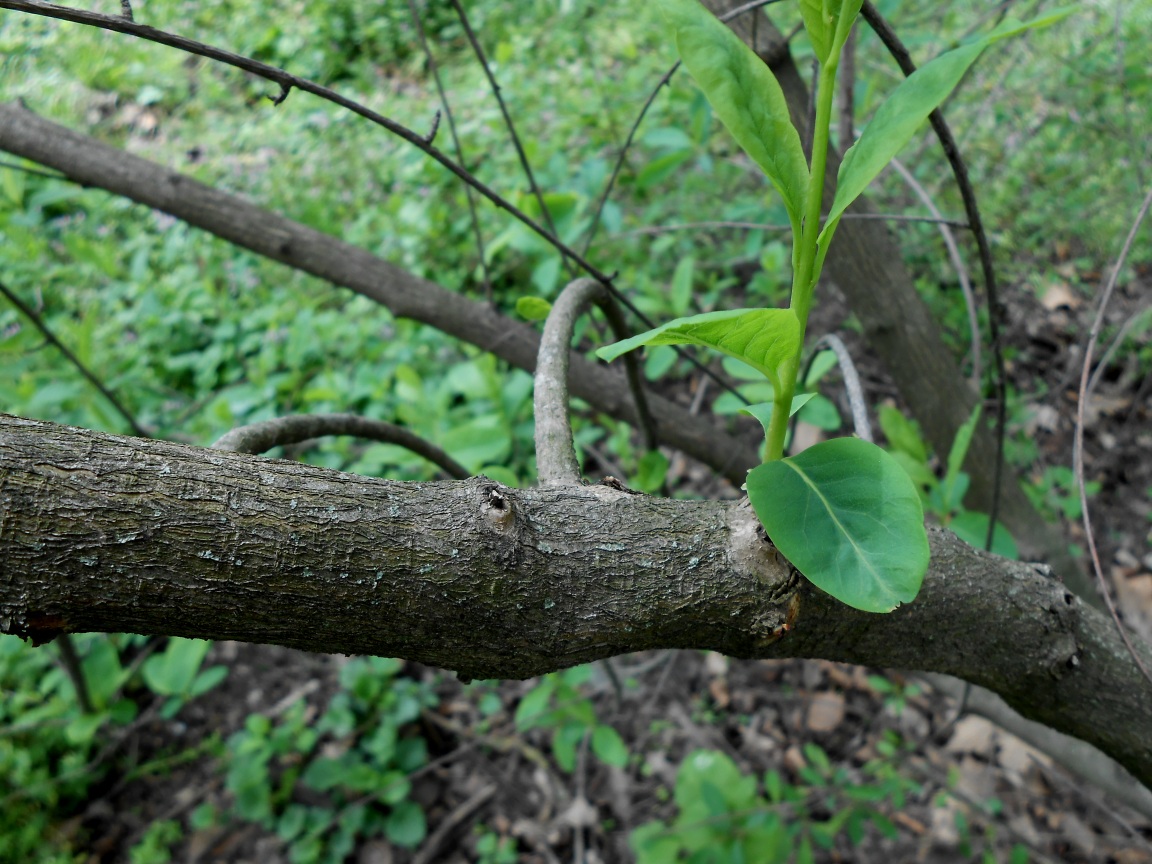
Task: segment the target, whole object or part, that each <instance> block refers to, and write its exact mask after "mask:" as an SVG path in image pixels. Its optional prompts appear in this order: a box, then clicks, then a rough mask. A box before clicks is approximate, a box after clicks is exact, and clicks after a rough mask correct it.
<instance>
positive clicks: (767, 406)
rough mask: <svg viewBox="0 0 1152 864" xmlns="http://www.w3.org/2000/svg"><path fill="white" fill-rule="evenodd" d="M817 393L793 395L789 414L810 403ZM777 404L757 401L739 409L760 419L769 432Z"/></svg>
mask: <svg viewBox="0 0 1152 864" xmlns="http://www.w3.org/2000/svg"><path fill="white" fill-rule="evenodd" d="M815 396H816V394H815V393H799V394H797V395H796V396H793V397H792V407H791V408H789V409H788V416H789V417H791V416H792V415H793V414H795V413H796V412H797V411H799V410H800V409H801V408H803V407H804V406H805V405H807V404H808V402H810V401H811V400H812V399H813V398H814V397H815ZM774 407H775V404H774V403H772V402H757V403H755V404H754V405H745V406H744V407H743V408H741V409H739V411H740V413H741V414H747V415H748V416H749V417H755V418H756V419H757V420H759V421H760V425H761V426H763V427H764V432H765V433H767V432H768V426H769V425H770V424H771V423H772V409H773V408H774Z"/></svg>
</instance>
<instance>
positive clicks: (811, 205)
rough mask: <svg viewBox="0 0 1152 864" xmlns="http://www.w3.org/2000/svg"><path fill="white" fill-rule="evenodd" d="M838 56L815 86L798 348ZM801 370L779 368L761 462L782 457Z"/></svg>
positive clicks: (795, 300)
mask: <svg viewBox="0 0 1152 864" xmlns="http://www.w3.org/2000/svg"><path fill="white" fill-rule="evenodd" d="M839 65H840V54H839V52H838V51H836V52H834V53H833V55H832V56H830V57H829V58H828V62H827V63H825V64H824V65H823V66H821V67H820V75H819V77H818V79H817V85H816V120H815V123H814V124H813V128H812V167H811V170H810V172H809V176H808V195H807V198H806V205H805V212H804V223H803V226H802V230H801V236H800V238H799V240H798V241H797V240H796V239H795V238H794V239H793V242H799V244H800V245H799V255H798V256H797V259H796V267H795V268H794V269H793V272H792V301H791V305H790V308H791V309H792V311H793V312H795V313H796V317H797V318H798V319H799V321H800V344H801V346H802V345H803V344H804V331H805V330H806V329H807V327H808V311H809V309H811V307H812V294H813V292H814V291H815V288H816V280H817V278H818V277H819V275H820V274H819V273H817V272H815V271H816V258H817V252H818V250H817V247H816V238H817V236H818V235H819V234H820V211H821V207H822V205H823V203H824V173H825V171H826V170H827V166H828V130H829V126H830V125H831V122H832V99H833V96H834V95H835V88H836V69H837V67H838V66H839ZM799 369H800V354H799V352H797V354H796V356H795V357H792V358H791V359H789V361H788V362H787V363H785V364H783V365H782V366H781V367H780V387H779V389H778V390H777V392H776V395H775V399H774V400H773V407H772V420H771V422H770V423H769V424H768V435H767V440H766V441H765V444H764V461H765V462H771V461H772V460H774V459H780V458H782V457H783V455H784V438H785V436H786V435H787V433H788V417H789V413H790V410H791V408H792V397H793V396H794V395H795V393H796V375H797V373H798V372H799Z"/></svg>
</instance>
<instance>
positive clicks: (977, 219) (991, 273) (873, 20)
mask: <svg viewBox="0 0 1152 864" xmlns="http://www.w3.org/2000/svg"><path fill="white" fill-rule="evenodd" d="M861 14H862V15H863V16H864V20H865V21H867V22H868V25H869V26H870V27H871V28H872V30H873V31H874V32H875V33H876V35H877V36H878V37H880V41H881V42H883V43H884V46H885V47H886V48H887V49H888V53H890V54H891V55H892V57H893V59H895V61H896V63H897V65H899V67H900V70H901V71H902V72H903V73H904V75H905V76H908V75H911V74H912V73H913V72H915V71H916V64H915V63H913V62H912V56H911V55H910V54H909V53H908V49H907V48H906V47H905V46H904V43H903V42H901V41H900V38H899V37H898V36H897V35H896V32H895V31H894V30H893V29H892V27H891V26H890V25H889V24H888V22H887V21H886V20H884V17H883V16H882V15H881V14H880V12H879V11H877V9H876V7H875V6H874V5H872V3H871V0H864V5H863V7H862V8H861ZM928 120H929V121H930V122H931V124H932V129H933V130H934V131H935V133H936V137H937V139H939V141H940V147H941V148H942V149H943V151H944V155H945V156H946V157H947V159H948V164H949V165H951V166H952V174H953V176H954V177H955V178H956V187H957V189H959V191H960V197H961V198H962V199H963V201H964V213H965V215H966V216H967V219H968V225H969V226H970V227H971V229H972V233H973V234H974V235H975V237H976V248H977V250H978V251H979V253H980V269H981V270H982V272H983V277H984V290H985V291H986V292H987V295H988V332H989V336H990V337H991V342H992V345H991V349H992V357H993V360H994V362H995V365H996V379H995V381H994V382H993V386H994V387H995V393H996V429H995V432H996V461H995V467H994V468H993V471H992V506H991V508H990V513H989V515H988V533H987V535H986V536H985V538H984V548H985V549H991V548H992V534H993V532H994V531H995V528H996V519H997V516H998V515H999V510H1000V494H1001V489H1000V487H1001V485H1002V483H1001V481H1002V479H1003V474H1004V431H1005V425H1006V421H1007V410H1008V399H1007V372H1006V371H1005V368H1004V349H1003V346H1002V344H1001V340H1000V314H1001V311H1000V297H999V290H998V289H997V287H996V270H995V268H994V266H993V264H992V248H991V246H990V245H989V243H988V234H987V232H986V231H985V230H984V220H983V219H982V218H981V216H980V208H979V206H978V205H977V203H976V190H975V189H974V188H973V187H972V181H971V179H970V178H969V176H968V166H967V165H966V164H965V163H964V159H963V158H962V157H961V155H960V149H959V147H958V146H957V144H956V138H955V136H953V134H952V130H951V129H950V128H949V127H948V124H947V122H946V121H945V120H944V115H943V113H942V112H941V111H940V109H936V110H935V111H933V112H932V113H931V114H929V115H928Z"/></svg>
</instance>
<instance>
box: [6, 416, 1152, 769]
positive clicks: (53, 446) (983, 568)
mask: <svg viewBox="0 0 1152 864" xmlns="http://www.w3.org/2000/svg"><path fill="white" fill-rule="evenodd" d="M781 506H787V505H786V502H782V503H781ZM929 536H930V542H931V547H932V563H931V565H930V569H929V573H928V576H927V578H926V581H925V584H924V588H923V590H922V592H921V595H920V597H918V598H917V600H916V601H914V602H913V603H910V604H908V605H906V606H904V607H901V608H900V609H899V610H897V611H896V612H894V613H892V614H889V615H872V614H868V613H865V612H858V611H856V610H853V609H850V608H848V607H846V606H844V605H842V604H840V603H838V602H837V601H835V600H833V599H832V598H830V597H828V596H827V595H825V594H823V593H822V592H820V591H819V590H818V589H816V588H815V587H813V586H812V585H811V584H810V583H808V582H807V581H805V580H803V579H801V578H799V577H797V576H796V575H795V573H794V571H793V570H792V569H791V567H790V566H789V565H788V564H787V563H786V562H785V561H783V560H782V559H781V558H779V557H778V556H777V555H776V554H775V550H774V549H773V548H772V547H771V546H770V545H769V544H768V543H766V542H765V541H764V540H763V539H762V535H761V534H760V532H759V531H758V530H757V522H756V519H755V516H754V514H753V513H752V512H751V510H750V509H749V508H748V507H747V506H746V505H745V504H742V503H741V504H736V503H724V502H714V501H711V502H710V501H675V500H669V499H662V498H653V497H649V496H646V495H636V494H629V493H627V492H622V491H619V490H617V489H611V488H608V487H604V486H578V487H557V488H538V489H510V488H507V487H503V486H500V485H499V484H497V483H495V482H493V481H491V480H488V479H486V478H472V479H470V480H466V481H461V482H445V483H396V482H391V481H386V480H376V479H372V478H365V477H357V476H355V475H349V474H341V473H339V472H334V471H328V470H325V469H320V468H315V467H312V466H307V465H301V464H298V463H294V462H286V461H280V460H269V459H261V458H259V457H253V456H247V455H244V454H237V453H227V452H222V451H218V450H206V449H201V448H195V447H189V446H185V445H180V444H172V443H167V442H156V441H146V440H143V439H136V438H121V437H117V436H112V435H106V434H103V433H97V432H91V431H87V430H81V429H74V428H70V427H65V426H57V425H55V424H51V423H44V422H40V421H33V420H23V419H20V418H15V417H8V416H4V415H0V630H2V631H3V632H9V633H18V634H21V635H29V636H32V637H33V638H36V639H38V640H47V639H50V638H52V637H54V636H55V635H57V634H58V633H61V632H84V631H126V632H137V633H145V634H150V635H171V636H196V637H202V638H210V639H238V640H243V641H248V642H265V643H274V644H280V645H288V646H291V647H295V648H302V649H305V650H310V651H327V652H341V653H351V654H380V655H386V656H396V657H403V658H407V659H412V660H418V661H420V662H424V663H430V664H434V665H437V666H442V667H445V668H448V669H454V670H457V671H458V672H459V673H460V674H461V675H462V676H463V677H466V678H468V677H471V678H496V677H502V678H508V677H525V676H530V675H536V674H540V673H542V672H547V671H551V670H555V669H559V668H563V667H566V666H570V665H572V664H575V663H581V662H586V661H589V660H593V659H598V658H604V657H611V656H614V655H616V654H621V653H625V652H630V651H637V650H643V649H652V648H697V649H709V650H716V651H721V652H724V653H726V654H729V655H731V656H735V657H744V658H757V657H819V658H825V659H830V660H839V661H844V662H849V663H859V664H864V665H870V666H889V667H899V668H905V669H916V670H922V671H929V672H943V673H946V674H950V675H955V676H957V677H960V678H964V679H966V680H968V681H971V682H972V683H974V684H979V685H981V686H984V687H987V688H988V689H990V690H993V691H995V692H997V693H999V694H1000V695H1001V696H1002V697H1003V698H1004V699H1005V700H1006V701H1007V702H1008V703H1009V704H1010V705H1011V706H1012V707H1013V708H1014V709H1015V710H1017V711H1019V712H1020V713H1021V714H1022V715H1024V716H1025V717H1028V718H1030V719H1033V720H1036V721H1038V722H1041V723H1044V724H1045V725H1047V726H1050V727H1052V728H1055V729H1058V730H1060V731H1062V732H1066V733H1068V734H1070V735H1073V736H1075V737H1077V738H1080V739H1082V740H1084V741H1087V742H1089V743H1091V744H1093V745H1095V746H1096V747H1098V748H1100V749H1101V750H1103V751H1104V752H1105V753H1107V754H1108V755H1110V756H1112V757H1113V758H1114V759H1116V760H1117V761H1118V762H1120V763H1121V764H1122V765H1124V766H1125V767H1126V768H1127V769H1128V770H1129V771H1130V772H1131V773H1132V774H1133V775H1135V776H1136V777H1137V778H1138V779H1139V780H1141V781H1142V782H1144V783H1145V784H1149V783H1150V782H1152V736H1150V735H1148V718H1149V717H1152V687H1149V686H1148V682H1147V681H1145V680H1144V679H1143V678H1142V677H1141V675H1140V672H1139V670H1138V669H1137V668H1136V665H1135V664H1134V663H1133V662H1132V658H1131V657H1130V656H1129V655H1128V653H1127V651H1126V650H1125V648H1124V646H1123V644H1122V642H1121V641H1120V639H1119V637H1118V636H1117V634H1116V632H1115V630H1114V628H1113V624H1112V622H1111V621H1110V620H1109V619H1107V618H1105V617H1104V616H1103V615H1101V614H1100V613H1098V612H1097V611H1096V610H1094V609H1092V608H1091V607H1088V606H1086V605H1085V604H1084V603H1083V602H1082V601H1080V600H1079V599H1078V598H1077V597H1076V596H1075V595H1073V594H1072V593H1071V592H1069V591H1068V590H1067V589H1066V588H1065V587H1064V586H1063V585H1061V584H1060V583H1059V582H1057V581H1056V580H1054V579H1052V578H1050V577H1049V576H1047V575H1046V574H1045V573H1044V572H1041V571H1040V570H1038V569H1037V568H1035V567H1033V566H1031V565H1027V564H1021V563H1017V562H1010V561H1006V560H1003V559H1000V558H996V557H995V556H992V555H988V554H986V553H983V552H980V551H978V550H975V549H972V548H971V547H969V546H967V545H965V544H964V543H962V542H960V541H959V540H957V539H956V538H955V537H954V536H953V535H951V534H949V533H947V532H944V531H939V530H933V531H931V532H930V535H929ZM1140 650H1141V651H1142V652H1143V654H1144V656H1145V658H1146V661H1145V662H1149V663H1152V651H1149V650H1148V648H1147V646H1141V647H1140Z"/></svg>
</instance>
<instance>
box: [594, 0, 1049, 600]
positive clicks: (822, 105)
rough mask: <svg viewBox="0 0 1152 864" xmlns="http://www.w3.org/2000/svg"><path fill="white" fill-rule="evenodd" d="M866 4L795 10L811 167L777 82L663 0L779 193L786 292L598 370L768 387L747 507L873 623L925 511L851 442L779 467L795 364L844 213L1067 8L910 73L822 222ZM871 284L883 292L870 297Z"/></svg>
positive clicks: (698, 9)
mask: <svg viewBox="0 0 1152 864" xmlns="http://www.w3.org/2000/svg"><path fill="white" fill-rule="evenodd" d="M862 4H863V0H801V2H800V9H801V13H802V17H803V22H804V29H805V31H806V32H807V34H808V38H809V39H810V41H811V43H812V47H813V49H814V51H815V54H816V59H817V60H818V61H819V64H820V71H819V74H818V78H817V81H816V84H815V93H816V105H815V107H816V115H815V122H814V125H813V130H812V147H811V162H810V163H809V161H808V160H807V159H806V158H805V155H804V147H803V145H802V143H801V140H800V132H799V131H798V130H797V128H796V127H795V126H794V125H793V124H792V121H791V119H790V117H789V113H788V106H787V103H786V101H785V98H784V93H783V91H782V89H781V87H780V84H779V83H778V82H777V81H776V78H775V77H774V76H773V74H772V72H771V71H770V70H769V69H768V67H767V66H766V65H765V64H764V63H763V62H762V61H761V60H760V58H759V57H757V56H756V55H755V54H754V53H753V52H752V51H751V49H749V48H748V47H747V46H746V45H745V44H744V43H743V42H742V41H741V40H740V39H739V38H738V37H737V36H736V35H735V34H734V33H732V31H731V30H729V29H728V28H727V27H726V26H725V25H724V24H722V23H721V22H720V21H719V20H718V19H716V18H715V17H714V16H713V15H712V14H711V13H710V12H709V11H708V10H706V9H705V8H704V7H703V6H701V5H700V4H699V3H698V2H696V0H660V7H661V9H662V10H663V12H664V14H665V17H666V18H667V19H668V21H669V23H670V24H671V26H672V30H673V33H674V37H675V41H676V46H677V49H678V50H679V52H680V58H681V60H682V61H683V63H684V66H685V67H686V68H687V69H688V71H689V72H690V73H691V74H692V77H693V78H695V79H696V82H697V84H699V86H700V88H701V89H702V90H703V91H704V94H705V95H706V96H707V97H708V100H709V101H710V102H711V104H712V107H713V109H714V110H715V112H716V115H717V116H719V117H720V119H721V120H722V121H723V123H724V125H725V126H726V127H727V128H728V130H729V131H730V132H731V133H732V135H733V137H735V139H736V141H737V143H739V145H740V146H741V147H742V148H743V149H744V151H745V152H746V153H747V154H748V155H749V156H750V157H751V158H752V160H753V161H754V162H756V164H757V165H759V166H760V168H761V170H763V171H764V173H765V175H766V176H767V177H768V179H769V180H770V181H771V183H772V185H773V186H774V187H775V189H776V191H777V192H778V193H779V195H780V197H781V199H782V201H783V204H784V207H785V209H786V210H787V212H788V219H789V223H790V224H791V228H792V292H791V301H790V304H789V306H788V308H786V309H775V308H770V309H737V310H728V311H720V312H710V313H706V314H703V315H694V316H691V317H687V318H678V319H676V320H674V321H671V322H669V323H667V324H665V325H663V326H661V327H657V328H655V329H653V330H649V331H647V332H645V333H641V334H639V335H638V336H634V337H633V338H631V339H626V340H623V341H621V342H617V343H615V344H613V345H609V346H606V347H604V348H601V349H600V350H599V351H598V352H597V353H598V354H599V356H600V357H601V358H603V359H606V360H611V359H613V358H615V357H618V356H620V355H621V354H623V353H625V352H627V351H631V350H632V349H635V348H639V347H641V346H645V345H684V344H688V345H702V346H706V347H708V348H713V349H715V350H718V351H720V352H722V353H724V354H726V355H728V356H730V357H734V358H736V359H738V360H741V361H743V362H744V363H746V364H748V365H749V366H751V367H752V368H754V369H756V370H757V371H758V372H759V373H760V374H761V375H763V376H764V378H765V379H766V381H767V383H768V384H769V385H770V387H771V390H772V399H771V401H768V402H764V403H761V404H758V405H753V406H751V407H750V408H749V409H748V410H749V412H750V413H752V414H753V415H754V416H755V417H756V418H757V419H758V420H760V422H761V423H762V424H763V426H764V429H765V434H766V442H765V447H764V463H763V464H762V465H759V466H758V467H756V468H754V469H753V470H752V471H751V472H749V474H748V481H747V490H748V497H749V499H750V500H751V502H752V506H753V508H754V509H755V511H756V514H757V516H758V517H759V519H760V521H761V523H762V524H763V526H764V529H765V530H766V531H767V532H768V536H769V537H770V538H771V540H772V542H773V543H774V544H775V545H776V546H777V547H778V548H779V549H780V551H781V552H782V553H783V554H784V555H785V556H786V557H787V558H788V559H789V560H790V561H791V562H792V564H793V565H795V567H796V568H797V569H798V570H800V572H801V573H803V574H804V575H805V576H806V577H807V578H808V579H810V580H811V581H812V582H813V583H815V584H816V585H817V586H819V587H820V588H822V589H823V590H825V591H827V592H828V593H829V594H831V595H832V596H834V597H836V598H837V599H839V600H841V601H843V602H844V603H847V604H848V605H849V606H854V607H856V608H858V609H863V610H865V611H869V612H890V611H891V610H893V609H895V608H896V607H897V606H899V605H900V604H901V603H907V602H909V601H911V600H912V599H914V598H915V597H916V594H917V593H918V592H919V590H920V585H921V583H922V582H923V579H924V573H925V571H926V570H927V567H928V540H927V536H926V534H925V531H924V514H923V510H922V507H921V503H920V496H919V494H918V493H917V490H916V488H915V486H914V485H913V484H912V481H911V480H910V479H909V478H908V476H907V474H906V473H905V472H904V470H903V469H902V468H901V467H900V465H899V464H898V463H897V462H896V461H895V460H894V459H893V458H892V457H891V456H890V455H889V454H887V453H885V452H884V451H883V450H881V449H880V448H879V447H877V446H875V445H873V444H871V443H868V442H865V441H861V440H859V439H853V438H840V439H833V440H831V441H825V442H823V443H821V444H818V445H816V446H814V447H811V448H809V449H807V450H805V451H804V452H803V453H800V454H798V455H796V456H792V457H785V456H784V443H785V437H786V434H787V430H788V418H789V417H790V416H791V415H792V413H794V412H795V411H796V410H798V409H799V407H800V405H801V404H802V402H801V401H800V399H799V398H797V396H796V383H797V376H798V372H799V370H800V368H801V365H800V364H801V353H802V349H803V345H804V332H805V329H806V327H807V323H808V314H809V311H810V310H811V307H812V302H813V294H814V291H815V288H816V283H817V281H818V280H819V278H820V271H821V269H822V268H823V266H824V259H825V257H826V255H827V254H828V248H829V245H830V244H831V242H832V237H833V235H834V234H835V232H836V227H837V225H838V224H839V222H840V219H841V217H842V216H843V215H844V212H845V210H847V208H848V206H849V205H850V204H851V203H852V202H853V201H854V200H855V199H856V198H857V197H859V196H860V194H861V193H863V191H864V190H865V188H867V186H868V184H869V183H871V182H872V180H873V179H874V178H875V177H876V176H877V175H878V174H879V173H880V171H881V170H883V168H884V167H885V166H886V165H887V164H888V163H889V162H890V161H891V160H892V158H893V157H895V155H896V154H897V153H898V152H899V151H900V149H901V148H903V146H904V145H905V144H907V143H908V141H909V140H910V139H911V137H912V135H913V133H914V132H915V131H916V129H917V128H918V127H919V126H920V124H921V123H922V122H923V121H924V120H925V119H926V118H927V116H928V114H929V113H931V111H932V110H933V109H934V108H936V106H938V105H939V104H940V103H941V102H943V100H944V99H945V98H946V97H947V96H948V94H949V93H951V92H952V90H953V89H954V88H955V87H956V85H957V84H958V83H959V82H960V79H961V78H962V77H963V76H964V73H965V72H966V71H967V70H968V68H969V67H970V66H971V65H972V64H973V63H974V62H975V61H976V58H978V57H979V56H980V54H981V53H982V52H983V51H984V49H985V48H987V47H988V46H989V45H991V44H993V43H994V42H997V41H1000V40H1002V39H1005V38H1007V37H1009V36H1012V35H1014V34H1016V33H1019V32H1021V31H1023V30H1025V29H1028V28H1029V27H1034V26H1038V25H1041V24H1047V23H1051V22H1053V21H1055V20H1057V19H1058V18H1060V17H1063V15H1065V14H1067V10H1065V11H1061V12H1056V13H1053V14H1050V15H1047V16H1045V17H1043V18H1040V19H1036V20H1034V21H1032V22H1030V23H1027V24H1024V23H1021V22H1019V21H1016V20H1015V19H1010V20H1006V21H1005V22H1004V23H1002V24H1001V25H1000V26H999V27H997V28H996V29H995V30H993V31H992V32H991V33H989V34H987V35H985V36H982V37H980V38H977V39H975V40H973V41H970V42H968V43H966V44H964V45H961V46H960V47H959V48H956V49H954V50H952V51H949V52H947V53H945V54H942V55H941V56H939V57H937V58H936V59H935V60H933V61H932V62H931V63H928V64H927V65H925V66H924V67H923V68H921V69H920V70H918V71H917V72H915V73H914V74H913V75H911V76H909V77H908V78H907V79H906V80H905V81H904V82H903V83H902V84H901V85H900V86H899V87H897V88H896V90H895V91H894V92H893V93H892V95H891V96H889V97H888V99H887V101H885V102H884V103H883V104H882V105H881V106H880V108H879V109H878V110H877V111H876V114H875V115H874V117H873V119H872V122H871V123H869V125H868V126H867V127H866V128H865V129H864V132H863V133H862V134H861V136H860V138H859V140H858V141H857V142H856V143H855V144H854V145H853V146H852V147H851V148H850V149H849V150H848V151H847V152H846V153H845V154H844V158H843V161H842V162H841V164H840V170H839V173H838V175H837V180H836V193H835V196H834V197H833V199H832V204H831V206H830V208H829V210H828V212H827V214H826V215H824V216H823V219H821V215H822V214H821V211H822V203H823V192H824V179H825V173H826V171H825V169H826V167H827V160H828V145H829V128H830V123H831V117H832V105H833V96H834V88H835V85H836V73H837V68H838V66H839V62H840V53H841V51H842V49H843V47H844V44H845V42H846V41H847V39H848V35H849V33H850V32H851V29H852V25H853V23H854V22H855V20H856V17H857V15H858V14H859V12H860V7H861V6H862ZM879 287H880V286H878V288H879Z"/></svg>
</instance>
